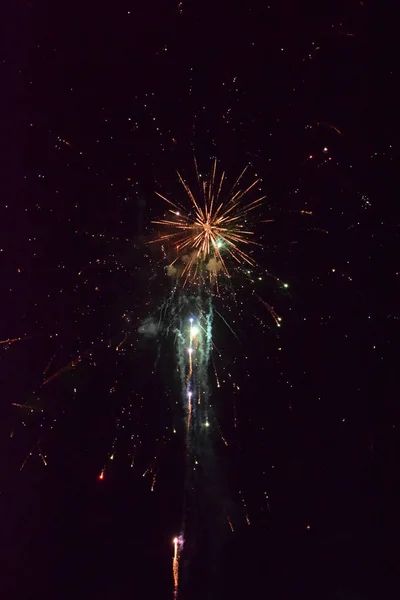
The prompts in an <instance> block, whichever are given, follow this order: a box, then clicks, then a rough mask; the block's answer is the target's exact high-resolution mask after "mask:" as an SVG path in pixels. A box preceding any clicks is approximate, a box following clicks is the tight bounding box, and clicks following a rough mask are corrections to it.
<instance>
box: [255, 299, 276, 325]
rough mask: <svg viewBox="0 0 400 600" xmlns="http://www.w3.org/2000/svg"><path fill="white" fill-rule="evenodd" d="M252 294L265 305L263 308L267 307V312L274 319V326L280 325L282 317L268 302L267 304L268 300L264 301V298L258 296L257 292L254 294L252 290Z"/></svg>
mask: <svg viewBox="0 0 400 600" xmlns="http://www.w3.org/2000/svg"><path fill="white" fill-rule="evenodd" d="M254 295H255V297H256V298H257V299H258V300H259V301H260V302H261V304H263V305H264V306H265V308H266V309H267V311H268V312H269V314H270V315H271V317H272V318H273V320H274V321H275V324H276V326H277V327H280V326H281V321H282V318H281V317H280V316H279V315H278V314H277V313H276V312H275V310H274V308H273V307H272V306H271V305H270V304H268V302H265V300H263V299H262V298H260V296H259V295H258V294H256V293H255V292H254Z"/></svg>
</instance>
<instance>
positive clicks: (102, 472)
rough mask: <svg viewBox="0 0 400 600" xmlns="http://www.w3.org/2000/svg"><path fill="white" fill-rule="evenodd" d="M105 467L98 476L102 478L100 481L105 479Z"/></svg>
mask: <svg viewBox="0 0 400 600" xmlns="http://www.w3.org/2000/svg"><path fill="white" fill-rule="evenodd" d="M105 470H106V469H105V467H103V468H102V470H101V471H100V475H99V477H98V479H100V481H103V479H104V472H105Z"/></svg>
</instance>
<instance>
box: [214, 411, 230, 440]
mask: <svg viewBox="0 0 400 600" xmlns="http://www.w3.org/2000/svg"><path fill="white" fill-rule="evenodd" d="M214 418H215V416H214ZM215 422H216V424H217V429H218V433H219V435H220V437H221V440H222V441H223V442H224V444H225V446H228V442H227V441H226V439H225V438H224V436H223V435H222V431H221V428H220V426H219V423H218V421H217V419H215Z"/></svg>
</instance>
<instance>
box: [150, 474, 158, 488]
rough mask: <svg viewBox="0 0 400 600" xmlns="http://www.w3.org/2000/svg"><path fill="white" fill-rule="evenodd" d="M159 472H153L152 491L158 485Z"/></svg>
mask: <svg viewBox="0 0 400 600" xmlns="http://www.w3.org/2000/svg"><path fill="white" fill-rule="evenodd" d="M156 479H157V473H154V474H153V480H152V482H151V491H152V492H154V486H155V485H156Z"/></svg>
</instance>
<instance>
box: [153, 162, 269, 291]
mask: <svg viewBox="0 0 400 600" xmlns="http://www.w3.org/2000/svg"><path fill="white" fill-rule="evenodd" d="M195 168H196V176H197V183H198V190H197V191H196V192H194V191H192V189H191V188H190V187H189V185H188V184H187V183H186V181H185V180H184V179H183V178H182V176H181V174H180V173H179V172H178V178H179V181H180V182H181V184H182V186H183V187H184V189H185V192H186V194H187V196H188V198H189V201H190V206H189V208H188V209H185V208H184V207H182V206H181V205H180V204H178V203H177V202H173V201H171V200H169V199H168V198H166V197H165V196H163V195H162V194H159V193H158V192H156V193H157V195H158V196H159V197H160V198H162V199H163V200H164V201H165V202H167V203H168V205H169V206H170V207H172V208H169V213H171V214H172V215H173V217H170V218H165V219H162V220H159V221H153V223H155V224H157V225H162V226H164V227H168V228H169V229H170V230H171V231H170V232H169V233H166V234H165V235H161V236H159V237H158V238H157V239H155V240H153V241H154V242H164V241H171V242H173V245H174V250H175V253H176V256H175V257H174V260H173V261H172V262H171V263H170V265H169V268H170V269H176V272H177V274H178V275H180V276H181V277H183V279H184V284H185V283H186V282H187V281H192V282H195V281H196V278H197V277H198V275H200V274H202V275H204V272H206V273H207V272H208V273H209V277H210V278H212V277H213V276H217V274H218V272H219V271H222V272H223V273H224V274H225V275H226V276H227V277H230V272H229V268H228V265H227V263H226V258H228V257H231V258H232V259H234V261H236V262H237V263H241V264H243V263H248V264H249V265H254V264H255V262H254V260H253V259H252V257H251V256H249V254H248V253H246V252H244V251H243V250H242V249H241V247H240V246H243V245H246V244H255V245H258V246H260V244H258V243H257V242H255V241H254V240H253V239H252V236H253V232H252V231H249V230H248V229H247V215H248V213H249V212H250V211H252V210H254V209H255V208H257V207H258V206H259V205H260V204H261V202H262V201H263V200H264V198H265V196H262V197H260V198H257V199H256V200H252V201H250V202H247V198H248V194H249V192H250V190H252V189H253V188H254V187H255V186H256V185H257V183H259V181H260V179H256V180H255V181H254V182H253V183H252V184H251V185H249V186H248V187H247V188H242V187H241V185H240V183H241V181H242V178H243V176H244V174H245V173H246V171H247V168H248V167H247V166H246V167H245V168H244V169H243V171H242V172H241V173H240V175H239V177H238V178H237V180H236V181H235V183H234V185H233V186H232V188H231V190H230V191H229V193H227V194H224V193H223V191H222V189H223V184H224V181H225V172H222V174H221V176H217V160H216V159H215V160H214V163H213V167H212V169H211V173H210V174H209V175H208V176H207V177H206V178H204V179H203V178H202V176H201V175H200V173H199V170H198V167H197V162H196V159H195ZM179 264H180V265H182V267H181V268H178V267H177V265H179Z"/></svg>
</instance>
